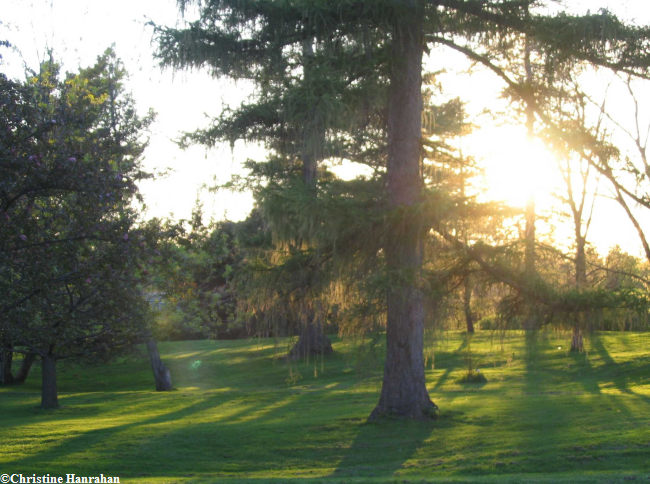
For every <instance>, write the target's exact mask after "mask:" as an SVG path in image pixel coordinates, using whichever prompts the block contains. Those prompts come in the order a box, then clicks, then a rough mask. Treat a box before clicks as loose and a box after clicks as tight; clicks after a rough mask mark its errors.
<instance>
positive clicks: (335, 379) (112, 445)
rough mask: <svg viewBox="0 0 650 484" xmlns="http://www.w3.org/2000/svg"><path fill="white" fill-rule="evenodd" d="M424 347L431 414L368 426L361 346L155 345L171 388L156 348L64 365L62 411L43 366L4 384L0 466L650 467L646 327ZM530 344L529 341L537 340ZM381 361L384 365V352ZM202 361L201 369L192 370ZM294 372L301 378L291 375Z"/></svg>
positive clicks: (611, 475) (289, 471)
mask: <svg viewBox="0 0 650 484" xmlns="http://www.w3.org/2000/svg"><path fill="white" fill-rule="evenodd" d="M464 340H465V336H464V335H463V334H461V333H445V334H442V335H440V337H439V338H438V339H437V340H436V341H435V342H434V346H432V347H431V348H428V352H429V354H430V355H431V356H430V360H429V362H428V365H427V384H428V388H429V391H430V394H431V397H432V399H433V400H434V401H435V402H436V404H437V405H438V406H439V407H440V415H439V418H438V419H437V420H436V421H431V422H405V421H400V420H394V421H386V422H383V423H381V424H376V423H366V418H367V416H368V415H369V414H370V411H371V410H372V408H373V407H374V405H375V404H376V402H377V400H378V396H379V390H380V386H381V375H382V368H381V355H379V360H380V361H379V362H374V363H372V364H371V362H370V360H363V358H375V359H376V358H377V357H376V355H375V356H372V355H371V354H370V353H368V352H366V353H365V354H364V353H363V352H362V353H359V352H358V348H359V343H358V342H355V341H341V340H336V341H335V343H334V348H335V351H336V353H335V354H334V355H332V356H331V357H329V358H326V359H324V360H322V359H319V358H315V359H313V360H312V361H309V362H304V363H295V362H290V361H287V360H286V359H283V358H281V355H282V354H283V352H284V351H285V350H286V346H287V345H286V344H285V342H283V341H278V342H273V341H265V340H248V341H190V342H169V343H160V350H161V354H162V356H163V359H164V360H165V361H166V363H167V364H168V365H169V367H170V368H171V370H172V374H173V378H174V386H175V390H174V391H172V392H167V393H157V392H155V391H153V380H152V376H151V370H150V368H149V366H148V365H149V364H148V361H147V358H146V354H145V353H144V352H141V353H139V354H136V355H132V356H127V357H123V358H121V359H119V360H118V361H116V362H114V363H111V364H109V365H97V366H90V367H83V366H79V365H75V364H71V363H67V362H64V363H63V364H62V365H60V375H59V376H60V381H59V387H60V391H61V397H60V402H61V405H62V407H61V408H60V409H58V410H56V411H44V410H40V409H39V408H38V404H39V393H38V392H39V374H38V368H35V371H34V373H33V374H32V375H31V376H30V378H29V380H28V382H27V383H26V384H25V385H22V386H19V387H7V388H0V410H1V412H0V470H2V471H3V472H4V471H5V470H7V471H10V472H21V473H23V474H30V475H31V473H48V472H49V473H50V474H53V475H54V474H60V475H65V474H66V473H69V472H75V473H78V474H85V475H94V474H98V473H102V472H103V473H104V474H111V475H120V476H122V477H123V478H125V479H126V478H128V481H126V482H184V481H186V482H215V481H219V482H222V481H223V482H228V481H237V482H241V481H247V480H249V481H253V482H259V481H262V482H286V480H287V479H293V478H295V479H315V480H316V481H317V482H323V481H332V482H355V481H357V482H382V481H385V482H394V481H400V482H401V481H407V482H408V481H421V480H442V481H445V480H448V481H454V480H457V481H468V480H470V481H478V482H521V481H527V482H528V481H531V482H535V481H539V482H593V481H598V480H602V481H605V482H612V481H613V482H616V481H619V480H622V479H623V478H624V477H627V478H629V479H632V478H636V479H645V478H647V477H648V476H649V475H650V465H649V463H648V461H649V459H648V455H650V435H649V432H648V430H647V429H648V428H650V397H649V396H648V394H649V393H650V392H649V391H648V389H649V388H650V371H649V370H650V361H649V359H648V353H647V348H648V347H650V345H649V343H650V335H649V334H648V333H599V334H595V335H593V336H592V337H591V338H590V339H588V340H587V341H586V350H587V351H586V353H585V354H582V355H572V354H569V352H568V349H567V347H566V344H567V342H568V339H567V335H566V334H563V333H554V332H545V333H541V334H540V335H538V337H537V338H535V339H534V340H532V339H530V338H525V337H524V335H523V334H522V333H521V332H508V333H501V334H499V333H490V332H479V333H477V334H476V335H475V336H474V337H473V338H472V343H471V351H472V353H473V354H472V362H473V365H474V368H475V370H478V371H480V373H482V374H485V376H486V377H487V382H486V383H484V384H479V385H476V384H463V383H459V381H458V379H459V378H461V377H462V376H463V375H464V374H466V373H467V371H468V370H467V351H466V348H465V346H464ZM533 345H534V347H533ZM373 361H374V360H373ZM197 362H200V363H197ZM290 374H293V375H294V378H293V379H291V378H288V377H289V375H290Z"/></svg>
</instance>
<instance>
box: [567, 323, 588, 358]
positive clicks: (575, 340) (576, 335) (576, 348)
mask: <svg viewBox="0 0 650 484" xmlns="http://www.w3.org/2000/svg"><path fill="white" fill-rule="evenodd" d="M570 351H571V352H572V353H583V352H584V351H585V343H584V338H583V337H582V331H580V329H578V328H573V335H572V337H571V350H570Z"/></svg>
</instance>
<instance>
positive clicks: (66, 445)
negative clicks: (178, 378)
mask: <svg viewBox="0 0 650 484" xmlns="http://www.w3.org/2000/svg"><path fill="white" fill-rule="evenodd" d="M222 397H223V396H222V395H216V396H212V397H209V398H204V399H203V400H201V401H199V402H196V403H194V404H191V405H188V406H186V407H182V408H180V409H176V410H173V411H171V412H167V413H163V414H161V415H156V416H154V417H151V418H146V419H143V420H134V421H132V422H129V423H125V424H122V425H115V426H111V427H104V428H99V429H94V430H90V431H88V432H80V433H79V434H78V435H76V436H73V437H69V438H62V439H61V441H60V442H59V443H58V444H55V445H53V446H50V447H48V448H46V449H45V450H44V451H42V452H38V453H36V454H32V455H29V456H27V457H23V458H21V459H16V460H13V461H8V462H7V463H6V464H5V465H6V466H11V467H13V468H14V469H19V470H20V471H21V472H22V471H23V470H25V469H27V470H29V469H36V470H37V471H38V470H39V469H40V470H42V469H44V468H48V470H49V469H51V468H55V467H57V466H58V465H61V464H60V463H57V464H56V465H55V464H52V465H50V462H53V461H56V460H59V461H61V459H62V458H64V457H65V459H63V460H65V461H67V462H68V463H73V464H74V465H75V466H76V465H77V464H81V465H83V464H82V463H80V462H77V461H75V460H74V455H75V454H77V453H83V452H84V451H87V450H88V449H90V448H92V447H95V446H101V447H104V448H108V447H111V442H112V441H113V439H115V438H116V436H117V434H119V433H120V432H123V431H126V430H130V429H135V428H138V427H142V428H143V429H146V428H147V427H149V426H154V425H156V424H161V423H165V422H170V421H174V420H180V419H185V418H188V417H191V416H192V415H193V414H196V413H198V412H201V411H204V410H206V409H208V408H210V407H213V406H215V405H217V404H221V403H223V400H222ZM217 398H218V399H219V401H218V402H217V401H215V400H216V399H217ZM119 451H120V452H122V453H123V454H124V455H126V454H127V453H128V452H129V449H128V448H124V449H119ZM104 452H106V451H104ZM119 457H120V456H119V455H114V456H113V459H116V460H115V461H114V462H113V464H116V467H117V466H119ZM87 465H91V466H92V465H93V463H88V464H87Z"/></svg>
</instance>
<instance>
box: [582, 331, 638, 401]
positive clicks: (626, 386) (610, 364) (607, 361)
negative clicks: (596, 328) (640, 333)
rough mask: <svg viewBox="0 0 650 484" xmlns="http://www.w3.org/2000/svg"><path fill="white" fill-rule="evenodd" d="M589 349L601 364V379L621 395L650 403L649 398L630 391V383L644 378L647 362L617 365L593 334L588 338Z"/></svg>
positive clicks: (597, 337) (598, 336) (636, 361)
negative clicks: (603, 378) (605, 380)
mask: <svg viewBox="0 0 650 484" xmlns="http://www.w3.org/2000/svg"><path fill="white" fill-rule="evenodd" d="M590 342H591V348H592V350H593V351H594V352H595V353H596V355H597V356H598V357H599V358H600V360H601V361H602V362H603V366H604V367H603V369H602V370H601V371H600V373H601V378H602V377H607V381H608V382H609V383H611V384H612V385H614V387H615V388H616V389H617V390H618V391H619V392H621V393H622V394H626V395H631V396H634V397H637V398H640V399H641V400H643V401H645V402H646V403H650V397H648V396H646V395H642V394H639V393H636V392H634V391H632V390H631V389H630V383H636V382H639V383H640V382H641V381H642V380H643V378H645V377H646V371H647V367H648V363H650V362H649V361H646V362H643V361H638V360H634V361H626V362H621V363H618V362H616V361H615V360H614V358H612V355H611V354H610V353H609V351H608V350H607V348H606V347H605V344H604V342H603V339H602V337H601V336H600V335H598V334H593V335H592V337H591V338H590ZM601 381H603V380H601Z"/></svg>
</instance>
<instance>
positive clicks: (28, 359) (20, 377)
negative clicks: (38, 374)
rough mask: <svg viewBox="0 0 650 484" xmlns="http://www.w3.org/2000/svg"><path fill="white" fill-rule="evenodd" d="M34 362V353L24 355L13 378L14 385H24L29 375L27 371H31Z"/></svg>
mask: <svg viewBox="0 0 650 484" xmlns="http://www.w3.org/2000/svg"><path fill="white" fill-rule="evenodd" d="M34 360H36V353H26V354H25V355H24V356H23V361H22V363H21V364H20V369H19V370H18V373H17V374H16V376H15V377H14V383H25V380H27V376H28V375H29V370H31V368H32V365H33V364H34Z"/></svg>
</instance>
